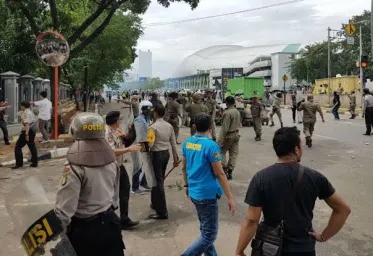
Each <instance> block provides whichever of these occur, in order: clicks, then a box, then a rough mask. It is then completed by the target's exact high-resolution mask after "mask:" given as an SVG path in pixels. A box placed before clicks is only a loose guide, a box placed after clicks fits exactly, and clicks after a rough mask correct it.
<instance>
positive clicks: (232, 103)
mask: <svg viewBox="0 0 373 256" xmlns="http://www.w3.org/2000/svg"><path fill="white" fill-rule="evenodd" d="M235 102H236V101H235V99H234V97H233V96H228V97H227V98H225V103H227V104H228V105H234V103H235Z"/></svg>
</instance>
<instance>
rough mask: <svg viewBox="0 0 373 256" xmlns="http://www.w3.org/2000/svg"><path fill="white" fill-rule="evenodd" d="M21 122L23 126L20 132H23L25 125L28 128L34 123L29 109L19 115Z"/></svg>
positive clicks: (33, 117)
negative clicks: (27, 125)
mask: <svg viewBox="0 0 373 256" xmlns="http://www.w3.org/2000/svg"><path fill="white" fill-rule="evenodd" d="M21 122H22V124H23V127H22V131H24V130H25V124H26V123H27V124H29V125H30V126H31V125H33V124H34V122H35V115H34V113H32V111H31V110H30V109H29V108H26V109H25V110H24V111H23V113H22V115H21Z"/></svg>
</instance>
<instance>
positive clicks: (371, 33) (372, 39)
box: [370, 0, 373, 56]
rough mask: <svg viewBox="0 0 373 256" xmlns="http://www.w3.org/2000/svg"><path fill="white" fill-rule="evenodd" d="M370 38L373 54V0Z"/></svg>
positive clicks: (372, 52)
mask: <svg viewBox="0 0 373 256" xmlns="http://www.w3.org/2000/svg"><path fill="white" fill-rule="evenodd" d="M370 40H371V44H372V51H371V54H372V56H373V0H372V6H371V10H370Z"/></svg>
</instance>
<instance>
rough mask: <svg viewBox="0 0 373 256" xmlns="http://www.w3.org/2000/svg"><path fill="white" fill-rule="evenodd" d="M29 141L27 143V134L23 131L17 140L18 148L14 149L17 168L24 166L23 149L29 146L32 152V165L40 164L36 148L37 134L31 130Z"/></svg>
mask: <svg viewBox="0 0 373 256" xmlns="http://www.w3.org/2000/svg"><path fill="white" fill-rule="evenodd" d="M28 135H29V141H26V133H25V131H22V132H21V134H20V135H19V138H18V140H17V143H16V146H15V148H14V155H15V157H16V166H23V153H22V148H23V147H24V146H25V145H27V146H28V148H29V149H30V152H31V163H32V164H33V165H37V164H38V152H37V150H36V146H35V133H34V132H33V131H32V130H31V129H30V130H29V133H28Z"/></svg>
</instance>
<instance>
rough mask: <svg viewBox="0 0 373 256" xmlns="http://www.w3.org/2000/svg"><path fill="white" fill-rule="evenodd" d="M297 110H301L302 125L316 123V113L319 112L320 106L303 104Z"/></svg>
mask: <svg viewBox="0 0 373 256" xmlns="http://www.w3.org/2000/svg"><path fill="white" fill-rule="evenodd" d="M298 110H299V111H302V110H303V123H316V112H321V108H320V105H319V104H317V103H314V102H312V101H308V102H303V103H302V104H300V106H299V108H298Z"/></svg>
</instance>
